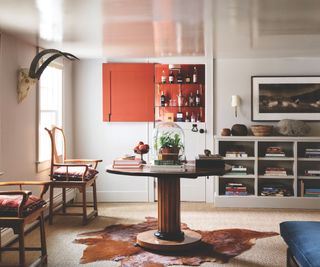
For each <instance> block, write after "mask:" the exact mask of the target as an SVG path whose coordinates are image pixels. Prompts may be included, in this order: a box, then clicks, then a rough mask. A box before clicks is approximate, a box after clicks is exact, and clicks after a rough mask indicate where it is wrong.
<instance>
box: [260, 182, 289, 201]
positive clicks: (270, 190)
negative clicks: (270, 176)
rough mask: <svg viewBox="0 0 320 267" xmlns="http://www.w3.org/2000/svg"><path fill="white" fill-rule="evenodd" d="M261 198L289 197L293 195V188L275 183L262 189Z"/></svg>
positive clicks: (263, 186)
mask: <svg viewBox="0 0 320 267" xmlns="http://www.w3.org/2000/svg"><path fill="white" fill-rule="evenodd" d="M260 195H261V196H277V197H288V196H292V195H293V191H292V186H289V185H286V184H283V183H279V182H274V183H270V184H264V185H262V186H261V187H260Z"/></svg>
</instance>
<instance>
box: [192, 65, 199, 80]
mask: <svg viewBox="0 0 320 267" xmlns="http://www.w3.org/2000/svg"><path fill="white" fill-rule="evenodd" d="M192 82H193V83H197V82H198V75H197V67H193V75H192Z"/></svg>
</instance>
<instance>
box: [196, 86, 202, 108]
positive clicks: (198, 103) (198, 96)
mask: <svg viewBox="0 0 320 267" xmlns="http://www.w3.org/2000/svg"><path fill="white" fill-rule="evenodd" d="M200 102H201V96H200V94H199V90H197V93H196V106H197V107H200V104H201V103H200Z"/></svg>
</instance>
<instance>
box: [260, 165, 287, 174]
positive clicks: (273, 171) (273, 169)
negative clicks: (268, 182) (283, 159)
mask: <svg viewBox="0 0 320 267" xmlns="http://www.w3.org/2000/svg"><path fill="white" fill-rule="evenodd" d="M264 174H265V175H271V176H278V175H279V176H286V175H287V171H286V169H285V168H283V167H267V168H266V169H265V171H264Z"/></svg>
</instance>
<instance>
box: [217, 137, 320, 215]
mask: <svg viewBox="0 0 320 267" xmlns="http://www.w3.org/2000/svg"><path fill="white" fill-rule="evenodd" d="M274 150H276V151H278V152H277V153H274V154H272V153H273V152H268V151H274ZM306 151H309V152H308V153H307V152H306ZM318 152H319V153H318ZM215 153H217V154H220V155H221V156H223V158H224V160H225V161H226V163H227V164H229V165H232V166H234V168H235V170H236V171H232V172H229V173H227V174H225V175H223V176H219V177H216V180H215V205H216V206H217V207H219V206H220V207H272V208H280V207H282V208H315V209H320V205H319V203H318V202H319V200H320V138H319V137H282V136H270V137H255V136H216V137H215ZM238 170H242V172H239V171H238ZM233 186H238V188H239V190H235V189H234V188H233ZM275 188H276V189H277V190H278V189H279V191H277V192H276V193H274V192H273V191H274V189H275ZM232 190H234V191H235V192H234V191H232ZM318 191H319V193H317V192H318ZM271 192H272V193H271Z"/></svg>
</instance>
